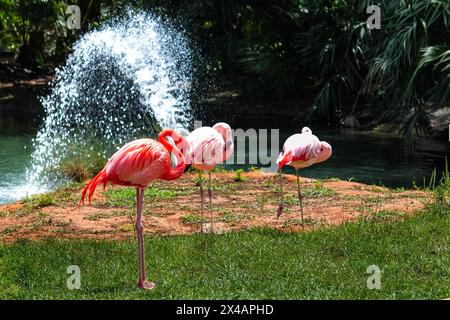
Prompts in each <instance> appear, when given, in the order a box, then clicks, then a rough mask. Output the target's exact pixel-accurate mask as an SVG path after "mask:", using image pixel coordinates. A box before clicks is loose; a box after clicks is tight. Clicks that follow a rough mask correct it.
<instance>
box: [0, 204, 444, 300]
mask: <svg viewBox="0 0 450 320" xmlns="http://www.w3.org/2000/svg"><path fill="white" fill-rule="evenodd" d="M448 230H449V215H448V212H441V211H437V212H435V211H433V210H430V211H429V212H427V213H423V214H419V215H417V216H415V217H408V218H405V219H404V220H402V221H391V222H383V223H381V222H373V221H370V222H369V221H359V222H357V223H347V224H344V225H341V226H338V227H333V228H324V229H321V230H317V231H313V232H307V233H299V234H298V233H293V234H290V233H280V232H277V231H275V230H271V229H253V230H249V231H242V232H231V233H226V234H221V235H214V236H211V235H209V234H206V235H203V234H194V235H190V236H147V237H146V256H147V258H148V271H149V275H150V279H151V280H155V281H156V282H157V287H156V289H155V290H153V291H140V290H138V289H136V288H135V284H136V279H137V267H136V266H137V263H136V259H137V258H136V243H135V241H93V240H71V241H56V240H47V241H45V242H27V241H20V242H18V243H15V244H13V245H1V246H0V288H1V290H0V299H25V298H31V299H33V298H39V299H47V298H49V299H105V298H124V299H202V298H207V299H215V298H230V299H244V298H246V299H257V298H262V299H264V298H269V299H271V298H280V299H283V298H285V299H297V298H300V299H319V298H320V299H326V298H330V299H337V298H348V299H359V298H362V299H368V298H375V299H406V298H408V299H409V298H412V299H423V298H435V299H441V298H446V297H449V296H450V284H449V282H448V277H449V268H448V262H449V258H450V257H449V251H448V246H449V232H448ZM374 264H375V265H378V266H379V267H380V268H381V270H382V276H381V290H369V289H368V288H367V287H366V281H367V277H368V276H369V274H366V269H367V267H368V266H370V265H374ZM69 265H78V266H79V267H80V269H81V289H80V290H69V289H67V287H66V280H67V277H68V274H67V267H68V266H69Z"/></svg>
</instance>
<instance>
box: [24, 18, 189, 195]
mask: <svg viewBox="0 0 450 320" xmlns="http://www.w3.org/2000/svg"><path fill="white" fill-rule="evenodd" d="M191 58H192V54H191V50H190V48H189V45H188V42H187V38H186V37H185V35H184V34H183V33H180V32H178V31H175V29H173V28H172V27H170V26H169V25H167V23H165V22H164V21H162V19H161V18H158V17H155V16H153V15H150V14H143V13H135V12H130V13H128V15H127V17H126V18H122V19H115V20H112V21H110V22H109V23H106V24H105V25H104V26H103V27H101V29H99V30H97V31H93V32H90V33H87V34H85V35H84V36H83V37H82V38H81V39H80V40H79V41H77V43H76V44H75V45H74V51H73V53H72V54H71V55H70V56H69V57H68V59H67V62H66V64H65V66H64V67H63V68H62V69H57V70H56V76H55V80H54V82H53V84H52V91H51V93H50V95H48V96H47V97H45V98H43V99H42V104H43V107H44V109H45V112H46V118H45V120H44V124H43V126H42V128H41V129H40V130H39V132H38V134H37V136H36V138H35V140H34V141H33V144H34V148H35V150H34V152H33V154H32V160H31V165H30V166H29V168H28V170H27V177H28V183H29V184H30V186H36V185H38V186H39V191H45V190H48V189H49V188H52V187H54V186H55V185H58V184H59V183H60V182H61V181H63V179H62V177H61V174H60V172H59V171H58V167H59V166H60V165H61V163H63V162H64V161H66V160H67V159H73V158H74V157H88V158H89V157H91V158H92V161H95V157H97V156H98V157H102V158H104V159H107V158H108V157H110V156H111V155H112V153H113V152H114V151H116V150H117V149H118V148H119V147H120V146H122V145H123V144H125V143H126V142H128V141H131V140H133V139H136V138H138V137H149V136H153V137H155V136H156V132H157V131H158V129H159V128H160V127H172V128H178V129H179V128H184V127H185V126H186V125H187V122H188V117H189V107H190V106H189V90H190V83H191V78H190V77H191V76H190V74H191ZM34 190H35V191H36V188H35V187H34Z"/></svg>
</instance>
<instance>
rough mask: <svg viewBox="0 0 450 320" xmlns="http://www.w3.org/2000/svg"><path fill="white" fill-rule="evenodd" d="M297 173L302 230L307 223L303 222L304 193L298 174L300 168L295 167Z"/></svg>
mask: <svg viewBox="0 0 450 320" xmlns="http://www.w3.org/2000/svg"><path fill="white" fill-rule="evenodd" d="M295 175H296V176H297V193H298V202H299V203H300V210H301V211H300V218H301V223H302V230H305V225H304V223H303V195H302V192H301V191H300V178H299V176H298V169H295Z"/></svg>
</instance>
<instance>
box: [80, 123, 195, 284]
mask: <svg viewBox="0 0 450 320" xmlns="http://www.w3.org/2000/svg"><path fill="white" fill-rule="evenodd" d="M168 138H171V139H172V140H173V142H174V143H175V146H174V145H172V144H171V143H169V140H168ZM158 141H159V142H157V141H155V140H152V139H139V140H134V141H132V142H129V143H127V144H126V145H124V146H123V147H122V148H120V149H119V150H118V151H117V152H116V153H115V154H114V155H113V156H112V157H111V159H110V160H109V161H108V162H107V163H106V165H105V167H104V168H103V169H102V170H101V171H100V172H99V173H98V174H97V175H96V176H95V177H94V178H93V179H92V180H91V181H90V182H89V183H88V184H87V185H86V187H85V188H84V190H83V192H82V194H81V201H80V204H84V199H85V197H86V194H87V193H88V201H89V204H90V203H91V199H92V195H93V194H94V191H95V188H96V187H97V185H98V184H100V183H102V184H103V187H104V188H105V187H106V184H107V183H111V184H115V185H121V186H133V187H136V207H137V217H136V235H137V240H138V256H139V282H138V286H139V287H140V288H143V289H152V288H153V287H154V286H155V284H154V283H153V282H147V279H146V278H147V277H146V271H145V257H144V235H143V231H144V225H143V224H142V205H143V201H144V191H145V189H146V188H147V187H148V185H149V183H150V182H152V181H153V180H156V179H162V180H175V179H177V178H179V177H180V176H181V175H182V174H183V171H184V169H185V167H186V164H185V161H184V157H183V154H182V153H181V151H180V150H179V149H178V146H183V145H186V141H185V140H184V138H183V137H182V136H180V135H179V134H178V133H176V132H175V131H174V130H172V129H165V130H163V131H161V132H160V133H159V135H158ZM171 154H172V155H173V156H175V158H176V166H175V167H172V165H171Z"/></svg>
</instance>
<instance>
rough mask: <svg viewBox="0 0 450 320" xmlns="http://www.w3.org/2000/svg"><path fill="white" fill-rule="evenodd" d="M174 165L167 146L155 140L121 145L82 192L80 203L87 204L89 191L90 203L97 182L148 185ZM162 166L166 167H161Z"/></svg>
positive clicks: (143, 186)
mask: <svg viewBox="0 0 450 320" xmlns="http://www.w3.org/2000/svg"><path fill="white" fill-rule="evenodd" d="M170 165H171V162H170V155H169V152H168V151H167V149H165V148H164V146H163V145H161V144H160V143H159V142H156V141H154V140H152V139H139V140H135V141H132V142H129V143H127V144H126V145H124V146H123V147H122V148H120V149H119V150H118V151H117V152H116V153H115V154H114V155H113V156H112V157H111V159H110V160H109V161H108V162H107V163H106V165H105V167H104V168H103V170H102V171H100V172H99V173H98V174H97V176H95V177H94V178H93V179H92V180H91V181H90V182H89V183H88V184H87V185H86V188H85V189H84V190H83V192H82V196H81V203H83V204H84V199H85V196H86V193H87V192H89V194H88V201H89V203H91V199H92V195H93V194H94V191H95V188H96V187H97V185H98V184H100V183H103V185H104V186H106V184H107V183H108V182H111V183H114V184H118V185H123V186H136V187H142V188H145V187H147V185H148V184H149V183H150V182H151V181H153V180H155V179H158V178H160V177H161V176H162V175H163V174H164V173H165V172H166V170H164V169H169V168H170ZM161 169H163V170H161Z"/></svg>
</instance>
